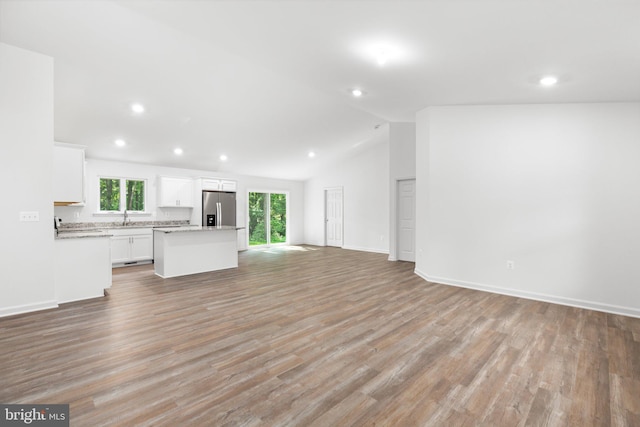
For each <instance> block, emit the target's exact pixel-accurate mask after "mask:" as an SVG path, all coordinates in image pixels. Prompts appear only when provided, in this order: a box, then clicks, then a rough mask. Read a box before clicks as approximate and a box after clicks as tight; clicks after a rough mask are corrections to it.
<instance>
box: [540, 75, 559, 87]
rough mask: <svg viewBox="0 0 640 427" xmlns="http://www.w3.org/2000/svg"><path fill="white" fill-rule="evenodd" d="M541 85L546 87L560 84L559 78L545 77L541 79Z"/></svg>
mask: <svg viewBox="0 0 640 427" xmlns="http://www.w3.org/2000/svg"><path fill="white" fill-rule="evenodd" d="M539 83H540V85H541V86H545V87H550V86H554V85H555V84H557V83H558V78H557V77H556V76H544V77H542V78H541V79H540V82H539Z"/></svg>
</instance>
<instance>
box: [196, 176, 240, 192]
mask: <svg viewBox="0 0 640 427" xmlns="http://www.w3.org/2000/svg"><path fill="white" fill-rule="evenodd" d="M237 188H238V186H237V184H236V181H230V180H226V179H217V178H202V189H203V190H209V191H236V189H237Z"/></svg>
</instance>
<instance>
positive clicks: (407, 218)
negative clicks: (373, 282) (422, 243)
mask: <svg viewBox="0 0 640 427" xmlns="http://www.w3.org/2000/svg"><path fill="white" fill-rule="evenodd" d="M397 194H398V259H399V260H401V261H411V262H415V260H416V242H415V235H416V233H415V228H416V218H415V216H416V180H415V179H406V180H401V181H398V192H397Z"/></svg>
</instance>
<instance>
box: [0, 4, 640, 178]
mask: <svg viewBox="0 0 640 427" xmlns="http://www.w3.org/2000/svg"><path fill="white" fill-rule="evenodd" d="M0 41H2V42H5V43H8V44H12V45H15V46H18V47H22V48H25V49H29V50H32V51H36V52H41V53H44V54H46V55H49V56H52V57H53V58H55V138H56V140H58V141H63V142H69V143H74V144H82V145H86V146H87V147H88V148H87V156H89V157H94V158H104V159H114V160H124V161H133V162H141V163H151V164H159V165H167V166H178V167H185V168H195V169H204V170H210V171H228V172H234V173H239V174H247V175H257V176H265V177H276V178H288V179H306V178H308V177H310V176H312V175H313V174H314V172H315V171H316V170H317V169H318V168H320V167H323V166H325V165H327V164H330V163H332V162H334V161H335V159H337V158H341V157H345V156H349V155H351V154H352V153H354V152H356V151H357V150H360V149H362V147H366V146H367V144H374V143H376V141H379V140H380V139H381V138H380V135H379V132H380V131H382V130H383V129H384V128H385V127H384V126H383V127H381V130H379V131H376V130H375V129H374V128H375V127H376V125H378V124H381V123H387V122H398V121H413V120H414V115H415V112H416V111H417V110H420V109H422V108H424V107H426V106H429V105H459V104H505V103H549V102H551V103H557V102H605V101H638V100H640V0H580V1H578V0H575V1H566V0H519V1H514V0H446V1H445V0H424V1H418V0H414V1H398V0H388V1H385V0H377V1H366V0H326V1H321V0H296V1H292V0H284V1H271V0H262V1H243V0H235V1H204V0H199V1H187V0H185V1H179V0H173V1H144V0H136V1H76V0H72V1H56V0H49V1H24V0H19V1H10V0H1V1H0ZM380 44H384V45H386V46H387V51H388V52H389V60H388V62H387V63H386V64H385V65H384V66H382V67H381V66H379V65H377V63H376V60H375V58H374V56H373V54H372V49H375V46H377V45H380ZM545 74H555V75H558V76H559V78H560V83H559V84H558V85H557V86H556V87H553V88H541V87H539V86H538V85H537V84H536V81H537V79H538V78H539V77H540V76H542V75H545ZM354 87H361V88H362V89H363V90H364V91H365V95H364V96H363V97H361V98H358V99H356V98H353V97H352V96H351V95H350V94H349V89H351V88H354ZM135 101H137V102H140V103H142V104H144V106H145V107H146V112H145V113H144V114H142V115H138V116H136V115H134V114H133V113H131V112H130V110H129V106H130V104H131V103H132V102H135ZM116 138H123V139H125V140H126V141H127V143H128V144H127V146H126V147H124V148H117V147H115V145H114V143H113V141H114V140H115V139H116ZM176 146H181V147H182V148H183V149H184V154H183V155H182V156H180V157H177V156H175V155H174V154H173V151H172V150H173V148H174V147H176ZM310 150H312V151H314V152H316V153H317V156H316V157H315V158H314V159H309V158H308V157H307V153H308V151H310ZM223 153H224V154H226V155H228V156H229V161H228V162H221V161H219V159H218V156H219V155H220V154H223Z"/></svg>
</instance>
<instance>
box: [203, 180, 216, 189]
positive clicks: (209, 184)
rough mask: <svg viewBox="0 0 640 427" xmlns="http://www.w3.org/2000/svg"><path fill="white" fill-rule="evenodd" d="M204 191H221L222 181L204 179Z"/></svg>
mask: <svg viewBox="0 0 640 427" xmlns="http://www.w3.org/2000/svg"><path fill="white" fill-rule="evenodd" d="M202 189H203V190H208V191H218V190H220V181H219V180H217V179H203V180H202Z"/></svg>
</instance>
